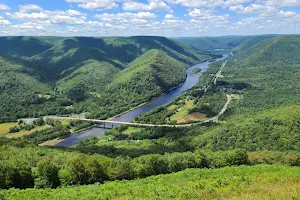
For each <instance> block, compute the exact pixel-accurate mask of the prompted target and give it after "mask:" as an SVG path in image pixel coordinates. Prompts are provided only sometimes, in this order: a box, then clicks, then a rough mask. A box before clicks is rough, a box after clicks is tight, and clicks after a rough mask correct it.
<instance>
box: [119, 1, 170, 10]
mask: <svg viewBox="0 0 300 200" xmlns="http://www.w3.org/2000/svg"><path fill="white" fill-rule="evenodd" d="M123 10H128V11H163V10H167V11H171V9H170V7H169V6H168V5H167V4H166V3H165V2H163V1H162V0H148V4H144V3H140V2H135V1H128V2H124V4H123Z"/></svg>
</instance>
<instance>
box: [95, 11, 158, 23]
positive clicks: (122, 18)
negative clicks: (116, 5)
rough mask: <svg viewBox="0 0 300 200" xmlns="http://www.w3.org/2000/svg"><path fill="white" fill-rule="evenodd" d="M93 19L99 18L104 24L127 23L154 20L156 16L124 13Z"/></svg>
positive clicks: (99, 16) (100, 15)
mask: <svg viewBox="0 0 300 200" xmlns="http://www.w3.org/2000/svg"><path fill="white" fill-rule="evenodd" d="M94 17H95V18H99V19H101V20H102V21H106V22H123V23H124V22H125V23H127V22H129V21H130V20H132V19H143V20H145V19H154V18H156V15H155V14H153V13H150V12H138V13H130V12H124V13H117V14H109V13H104V14H97V15H95V16H94Z"/></svg>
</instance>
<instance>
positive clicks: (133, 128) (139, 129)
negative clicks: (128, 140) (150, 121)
mask: <svg viewBox="0 0 300 200" xmlns="http://www.w3.org/2000/svg"><path fill="white" fill-rule="evenodd" d="M141 130H142V128H139V127H128V129H127V130H125V131H124V132H123V133H124V134H131V133H137V132H141Z"/></svg>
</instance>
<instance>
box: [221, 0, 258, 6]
mask: <svg viewBox="0 0 300 200" xmlns="http://www.w3.org/2000/svg"><path fill="white" fill-rule="evenodd" d="M254 1H255V0H227V1H225V2H224V6H234V5H239V4H243V3H252V2H254Z"/></svg>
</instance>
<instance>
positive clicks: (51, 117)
mask: <svg viewBox="0 0 300 200" xmlns="http://www.w3.org/2000/svg"><path fill="white" fill-rule="evenodd" d="M226 64H227V60H226V61H225V62H224V63H223V64H222V65H221V67H220V68H219V70H218V72H217V73H216V74H215V77H214V78H213V80H212V81H213V83H214V84H215V85H216V83H217V78H218V76H219V75H220V74H221V72H222V70H223V68H224V67H225V65H226ZM226 96H227V101H226V103H225V105H224V106H223V108H222V109H221V111H220V112H219V113H218V114H217V115H216V116H214V117H212V118H209V119H207V120H205V121H200V122H195V123H190V124H174V125H171V124H143V123H134V122H121V121H113V120H101V119H86V118H80V117H58V116H46V117H45V118H49V119H54V120H80V121H89V122H94V123H98V124H103V127H101V126H100V127H99V128H107V129H110V128H113V127H114V126H113V125H114V124H116V125H129V126H140V127H178V128H179V127H191V126H194V125H203V124H206V123H209V122H218V121H219V117H220V116H221V115H223V114H224V113H225V111H226V110H227V107H228V105H229V104H230V102H231V100H232V95H229V94H227V95H226ZM105 124H111V126H109V125H108V126H106V125H105Z"/></svg>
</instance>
